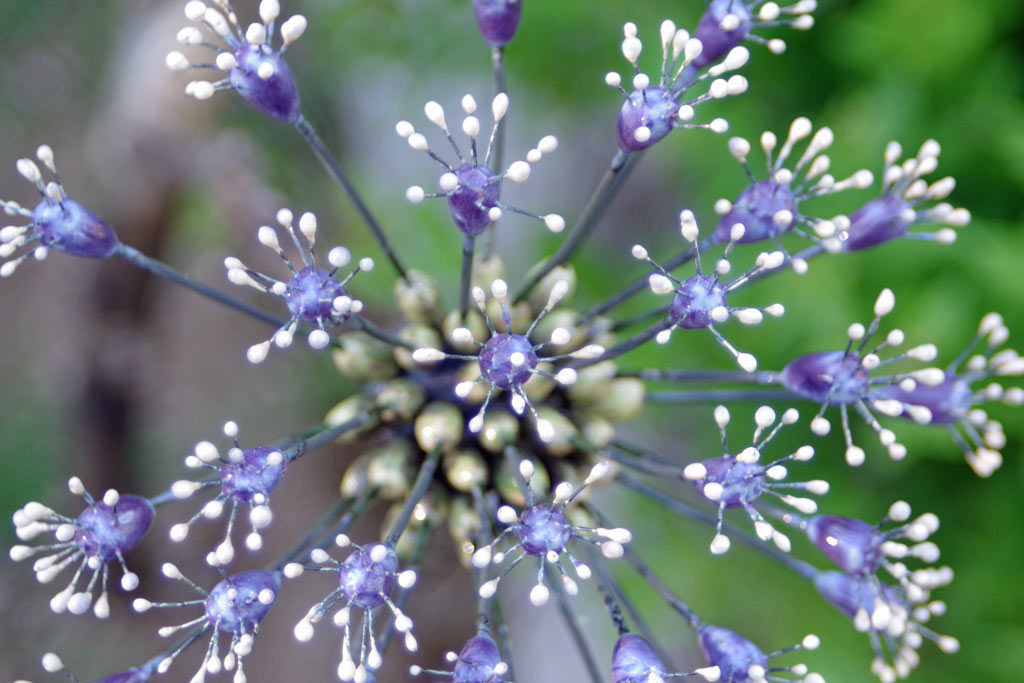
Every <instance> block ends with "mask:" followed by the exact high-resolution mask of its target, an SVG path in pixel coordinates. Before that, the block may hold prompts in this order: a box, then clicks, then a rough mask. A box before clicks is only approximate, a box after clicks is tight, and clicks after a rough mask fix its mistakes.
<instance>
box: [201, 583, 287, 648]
mask: <svg viewBox="0 0 1024 683" xmlns="http://www.w3.org/2000/svg"><path fill="white" fill-rule="evenodd" d="M265 590H269V591H271V592H272V593H273V594H274V598H276V597H277V594H278V592H280V590H281V577H280V576H279V575H278V574H277V573H276V572H270V571H263V570H256V571H249V572H242V573H240V574H235V575H233V576H229V577H228V578H226V579H224V580H223V581H221V582H220V583H218V584H217V585H216V586H214V587H213V590H211V591H210V597H208V598H206V603H205V604H204V609H205V610H206V618H207V619H209V621H210V623H211V624H217V625H218V628H219V629H220V630H221V631H227V632H229V633H248V632H252V631H253V630H255V628H256V626H257V625H258V624H259V623H260V622H261V621H263V618H264V617H266V616H267V613H268V612H269V611H270V608H271V607H272V606H273V604H274V600H273V599H271V600H270V601H269V602H264V601H263V600H260V594H261V593H263V591H265ZM265 599H266V595H265V594H264V600H265Z"/></svg>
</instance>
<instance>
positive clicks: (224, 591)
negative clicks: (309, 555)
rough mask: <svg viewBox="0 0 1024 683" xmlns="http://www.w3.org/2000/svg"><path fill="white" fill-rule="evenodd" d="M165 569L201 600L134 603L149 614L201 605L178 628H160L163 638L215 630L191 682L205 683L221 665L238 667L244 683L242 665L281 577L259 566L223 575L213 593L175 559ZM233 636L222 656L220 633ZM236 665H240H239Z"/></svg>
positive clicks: (237, 682)
mask: <svg viewBox="0 0 1024 683" xmlns="http://www.w3.org/2000/svg"><path fill="white" fill-rule="evenodd" d="M163 573H164V576H166V577H167V578H169V579H176V580H178V581H181V582H183V583H186V584H188V585H189V586H190V587H191V588H192V589H193V590H195V591H196V592H197V593H199V595H200V596H202V597H201V599H198V600H187V601H184V602H162V603H161V602H150V601H149V600H146V599H145V598H136V599H135V601H134V602H133V603H132V607H133V609H135V611H136V612H148V611H149V610H150V609H152V608H154V607H158V608H167V607H193V606H200V605H201V606H202V608H203V614H202V616H200V617H198V618H196V619H193V620H192V621H187V622H185V623H183V624H179V625H177V626H165V627H163V628H161V629H160V631H159V633H160V636H161V637H164V638H167V637H169V636H171V635H173V634H175V633H178V632H179V631H182V630H184V629H189V628H199V629H202V630H203V631H206V630H211V629H212V632H211V634H210V641H209V645H208V646H207V648H206V656H205V657H203V663H202V665H201V666H200V668H199V671H197V672H196V674H195V676H193V677H192V683H203V681H204V680H206V674H207V673H211V674H217V673H219V672H220V671H221V670H222V669H223V670H226V671H232V670H235V676H234V683H245V681H246V676H245V673H244V671H243V668H242V660H243V659H244V658H245V657H246V656H247V655H248V654H249V653H250V652H252V645H253V638H254V636H255V634H256V632H257V631H258V630H259V625H260V622H262V621H263V619H265V618H266V616H267V614H268V613H269V612H270V608H271V607H273V605H274V602H275V600H277V594H278V593H279V592H280V590H281V576H280V574H278V573H277V572H273V571H264V570H254V571H247V572H242V573H240V574H234V575H232V576H227V575H225V576H224V579H223V580H221V581H220V582H219V583H217V585H215V586H214V587H213V588H212V589H211V590H210V591H206V590H204V589H203V588H201V587H200V586H199V585H198V584H196V583H194V582H192V581H191V580H189V579H188V578H186V577H185V576H184V575H183V574H182V573H181V571H180V570H179V569H178V568H177V567H176V566H174V565H173V564H171V563H169V562H168V563H165V564H164V565H163ZM222 631H223V632H225V633H230V634H231V643H230V645H229V646H228V652H227V654H226V655H224V658H223V659H221V657H220V654H219V648H220V634H221V632H222ZM180 652H181V649H179V648H176V649H175V650H172V651H171V653H170V654H169V655H167V656H166V657H164V658H163V659H162V660H161V661H160V664H159V666H158V667H157V671H158V672H159V673H161V674H163V673H166V672H167V670H168V669H169V668H170V667H171V664H172V663H173V661H174V658H175V657H177V656H178V654H179V653H180ZM236 666H237V669H236Z"/></svg>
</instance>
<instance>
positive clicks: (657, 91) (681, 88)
mask: <svg viewBox="0 0 1024 683" xmlns="http://www.w3.org/2000/svg"><path fill="white" fill-rule="evenodd" d="M623 34H624V35H625V39H624V40H623V41H622V54H623V56H625V58H626V59H627V60H628V61H629V63H630V64H631V65H632V67H633V77H632V82H631V84H632V87H633V91H632V92H627V91H626V90H625V89H624V88H623V87H622V76H621V75H620V74H618V73H616V72H614V71H611V72H609V73H608V74H607V75H605V79H604V80H605V83H607V84H608V85H609V86H611V87H613V88H618V89H619V90H620V91H621V92H622V94H623V95H624V96H625V98H626V102H625V103H624V104H623V105H622V109H621V110H620V112H619V121H618V126H617V128H616V133H617V135H618V140H619V147H620V148H621V149H622V151H624V152H635V151H638V150H641V149H646V148H647V147H650V146H651V145H653V144H654V143H656V142H658V141H659V140H661V139H662V138H664V137H665V136H666V135H668V134H669V133H670V132H672V130H673V129H675V128H708V129H710V130H711V131H712V132H715V133H724V132H725V131H726V130H728V129H729V124H728V123H727V122H726V120H725V119H721V118H718V119H714V120H713V121H712V122H711V123H700V124H698V123H691V121H692V120H693V117H694V113H695V111H694V107H696V106H697V105H699V104H701V103H702V102H707V101H708V100H713V99H714V100H718V99H722V98H724V97H729V96H730V95H739V94H741V93H744V92H746V90H747V79H746V78H744V77H743V76H741V75H739V74H734V75H733V76H731V77H729V78H728V79H725V78H719V77H720V76H721V75H722V74H725V73H727V72H729V71H735V70H737V69H739V68H741V67H743V65H744V64H746V63H747V59H749V58H750V52H749V51H748V50H747V48H745V47H735V48H733V49H732V50H730V51H729V54H728V55H726V56H725V58H724V59H723V60H722V61H721V62H718V63H717V64H715V65H714V66H711V67H710V68H708V69H706V70H705V71H703V72H702V73H700V74H699V75H687V74H688V70H687V67H688V66H690V64H692V63H693V62H694V60H696V59H697V58H698V57H699V56H700V54H701V52H702V50H703V45H702V44H701V41H700V40H699V39H697V38H691V37H690V34H689V33H688V32H687V31H686V30H684V29H677V28H676V25H675V22H673V21H671V20H670V19H666V20H665V21H663V22H662V24H661V50H662V59H661V71H660V76H659V78H658V80H657V81H656V83H657V85H651V84H652V82H653V81H652V80H651V77H650V76H648V75H647V74H645V73H641V71H640V65H639V59H640V52H641V50H642V49H643V44H642V43H641V42H640V39H639V38H638V37H637V28H636V24H634V23H632V22H628V23H627V24H626V25H625V26H624V27H623ZM708 78H711V79H713V80H712V81H711V84H710V85H709V86H708V90H707V92H705V93H703V94H700V95H694V96H690V95H689V91H690V89H691V88H693V87H694V86H696V85H697V84H698V83H701V82H703V81H705V80H707V79H708Z"/></svg>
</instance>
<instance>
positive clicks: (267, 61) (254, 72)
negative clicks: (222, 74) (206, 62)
mask: <svg viewBox="0 0 1024 683" xmlns="http://www.w3.org/2000/svg"><path fill="white" fill-rule="evenodd" d="M235 61H236V62H237V63H238V66H236V67H235V68H234V69H231V71H230V72H229V73H228V80H229V81H230V83H231V85H232V87H233V88H234V89H235V90H236V91H237V92H238V94H239V95H241V96H242V98H243V99H245V101H246V102H248V103H249V104H251V105H252V106H254V107H256V109H258V110H260V111H261V112H263V113H264V114H266V115H267V116H270V117H272V118H275V119H277V120H278V121H282V122H284V123H288V124H295V123H297V122H298V121H299V119H300V118H302V111H301V105H300V102H299V89H298V86H296V85H295V77H294V76H292V72H291V69H289V68H288V64H287V63H286V62H285V61H284V59H283V58H282V57H281V55H280V54H278V52H277V51H275V50H274V49H272V48H271V47H270V46H269V45H268V44H263V45H251V44H249V43H242V44H241V46H240V47H239V49H238V50H237V51H236V52H235ZM269 70H272V72H271V73H272V75H271V76H270V77H269V78H264V77H263V75H261V71H263V72H264V73H265V72H266V71H269Z"/></svg>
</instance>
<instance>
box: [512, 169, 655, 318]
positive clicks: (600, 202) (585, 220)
mask: <svg viewBox="0 0 1024 683" xmlns="http://www.w3.org/2000/svg"><path fill="white" fill-rule="evenodd" d="M641 156H642V152H633V153H628V152H623V151H622V150H621V149H620V150H617V151H616V153H615V157H614V158H613V159H612V162H611V165H610V166H609V167H608V170H607V171H605V173H604V176H603V177H602V178H601V180H600V182H599V183H598V184H597V187H595V188H594V191H593V193H592V194H591V195H590V199H588V200H587V203H586V205H585V206H584V207H583V212H582V213H581V214H580V217H579V219H578V220H577V221H576V225H575V226H573V229H572V230H571V231H570V232H569V234H568V235H567V236H566V238H565V241H564V242H562V245H561V246H560V247H558V250H557V251H556V252H555V253H554V254H552V255H551V256H550V257H549V258H548V260H547V261H544V263H542V264H541V265H540V266H538V267H537V268H536V269H535V270H534V271H533V272H532V273H531V274H530V275H528V276H527V278H526V281H525V282H524V283H523V284H522V286H520V288H519V291H518V292H517V293H516V296H515V300H516V301H519V300H521V299H523V298H524V297H525V296H526V295H527V294H529V292H530V290H531V289H533V287H534V285H536V284H537V283H538V282H540V281H541V280H543V279H544V276H545V275H547V274H548V273H550V272H551V271H552V270H553V269H554V268H555V267H556V266H560V265H562V264H563V263H565V262H566V261H568V260H569V259H570V258H571V257H572V255H573V253H575V251H576V249H578V248H579V246H580V245H581V244H583V242H584V241H586V239H587V238H588V237H590V234H591V233H592V232H593V231H594V228H595V227H597V224H598V222H599V221H600V220H601V217H602V216H603V215H604V211H605V209H607V208H608V205H609V204H610V203H611V201H612V199H613V198H614V197H615V194H616V193H617V192H618V190H619V188H620V187H622V183H623V182H624V181H625V180H626V178H628V177H629V173H630V171H632V170H633V168H634V167H635V166H636V163H637V161H639V159H640V157H641Z"/></svg>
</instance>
